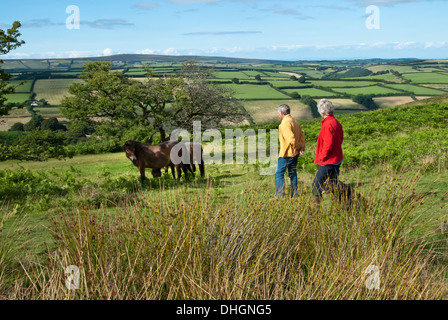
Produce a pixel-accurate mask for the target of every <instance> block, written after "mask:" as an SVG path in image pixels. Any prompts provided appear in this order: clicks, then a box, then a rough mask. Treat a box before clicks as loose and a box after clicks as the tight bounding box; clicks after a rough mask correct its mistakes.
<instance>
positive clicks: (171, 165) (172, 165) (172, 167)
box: [170, 163, 176, 180]
mask: <svg viewBox="0 0 448 320" xmlns="http://www.w3.org/2000/svg"><path fill="white" fill-rule="evenodd" d="M170 168H171V173H172V174H173V179H174V180H176V172H175V171H174V170H175V166H174V164H172V163H171V164H170Z"/></svg>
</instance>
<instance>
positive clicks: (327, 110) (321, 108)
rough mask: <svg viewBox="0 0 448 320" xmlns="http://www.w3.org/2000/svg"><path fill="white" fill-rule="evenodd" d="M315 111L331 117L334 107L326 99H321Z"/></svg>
mask: <svg viewBox="0 0 448 320" xmlns="http://www.w3.org/2000/svg"><path fill="white" fill-rule="evenodd" d="M317 111H318V112H319V113H321V114H323V115H326V116H332V115H333V112H334V106H333V104H332V103H331V101H330V100H328V99H321V100H320V101H319V103H318V104H317Z"/></svg>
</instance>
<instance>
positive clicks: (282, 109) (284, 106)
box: [278, 104, 291, 115]
mask: <svg viewBox="0 0 448 320" xmlns="http://www.w3.org/2000/svg"><path fill="white" fill-rule="evenodd" d="M278 112H279V113H281V114H284V115H287V114H290V113H291V109H290V108H289V106H288V105H287V104H282V105H281V106H280V107H278Z"/></svg>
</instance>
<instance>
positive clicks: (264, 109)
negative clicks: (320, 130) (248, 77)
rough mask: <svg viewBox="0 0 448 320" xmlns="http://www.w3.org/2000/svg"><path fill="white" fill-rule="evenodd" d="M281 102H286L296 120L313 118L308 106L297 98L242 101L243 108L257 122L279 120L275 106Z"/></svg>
mask: <svg viewBox="0 0 448 320" xmlns="http://www.w3.org/2000/svg"><path fill="white" fill-rule="evenodd" d="M281 104H287V105H289V106H290V108H291V115H292V117H294V119H296V120H309V119H312V118H313V116H312V115H311V110H310V108H309V107H308V106H307V105H305V104H302V103H300V101H297V100H276V101H269V100H268V101H266V100H259V101H257V100H253V101H243V106H244V108H245V109H246V111H247V112H248V113H249V114H250V115H251V117H252V119H253V120H254V122H255V123H257V124H259V123H266V122H271V121H277V120H279V118H278V113H277V108H278V106H280V105H281Z"/></svg>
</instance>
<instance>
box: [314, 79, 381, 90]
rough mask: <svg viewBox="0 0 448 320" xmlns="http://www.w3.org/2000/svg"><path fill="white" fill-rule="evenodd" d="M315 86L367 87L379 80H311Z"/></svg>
mask: <svg viewBox="0 0 448 320" xmlns="http://www.w3.org/2000/svg"><path fill="white" fill-rule="evenodd" d="M310 83H311V84H313V85H314V86H320V87H328V88H344V87H367V86H374V85H376V84H377V82H373V81H343V80H341V81H335V80H312V81H310Z"/></svg>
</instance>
